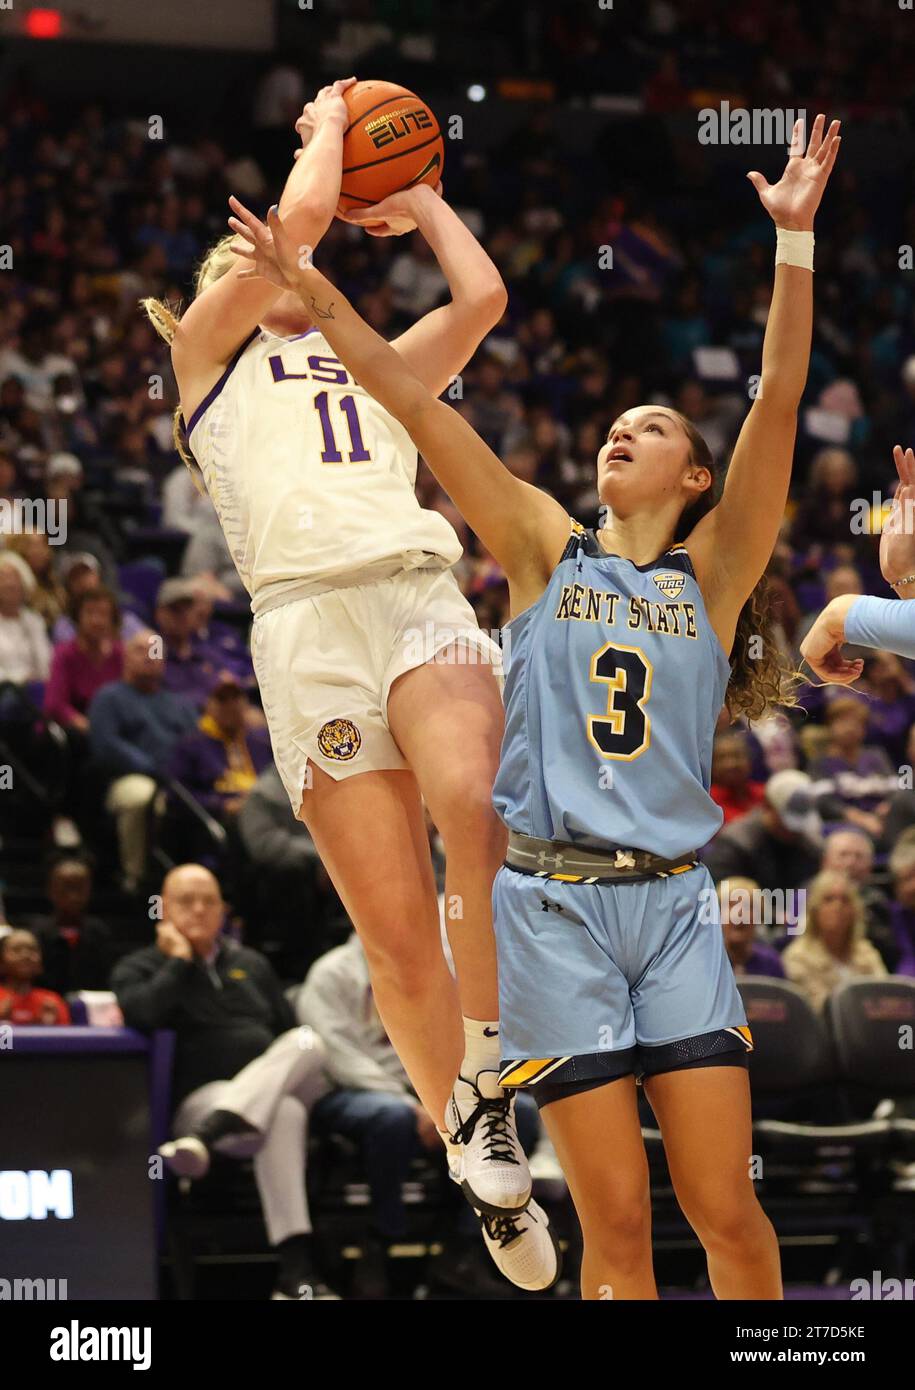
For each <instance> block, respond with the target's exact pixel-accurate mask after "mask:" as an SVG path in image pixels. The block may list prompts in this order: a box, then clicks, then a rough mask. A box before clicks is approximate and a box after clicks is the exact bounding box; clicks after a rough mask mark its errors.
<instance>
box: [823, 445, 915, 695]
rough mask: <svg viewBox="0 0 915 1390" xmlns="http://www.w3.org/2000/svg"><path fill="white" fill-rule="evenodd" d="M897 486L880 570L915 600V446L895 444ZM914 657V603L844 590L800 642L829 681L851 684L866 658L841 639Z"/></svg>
mask: <svg viewBox="0 0 915 1390" xmlns="http://www.w3.org/2000/svg"><path fill="white" fill-rule="evenodd" d="M893 460H894V462H895V464H896V471H897V473H898V474H899V486H898V487H897V489H896V493H895V495H894V497H893V510H892V512H891V513H890V515H889V517H888V518H887V520H886V522H885V523H884V526H883V529H882V531H881V533H880V569H881V572H882V574H883V577H884V579H885V580H886V582H887V583H888V584H890V585H892V587H893V588H894V589H895V590H896V593H897V594H898V596H899V598H901V599H915V450H913V449H903V448H902V446H901V445H900V444H897V445H896V447H895V449H894V450H893ZM844 642H851V643H853V644H854V645H855V646H856V647H875V648H876V649H877V650H879V651H887V652H895V653H896V655H897V656H904V657H910V658H911V657H915V606H912V605H911V604H908V603H897V602H896V600H895V599H891V598H872V597H871V596H870V595H867V594H864V595H861V594H842V595H840V597H839V598H834V599H833V600H832V602H831V603H828V604H827V605H826V607H825V608H824V609H823V611H822V613H821V614H820V615H819V617H818V618H817V620H816V622H815V623H814V624H813V627H812V628H811V629H810V631H809V632H808V633H807V636H806V637H805V638H804V640H803V642H802V643H801V656H802V658H803V660H804V661H806V662H807V664H808V666H810V667H811V668H812V669H813V670H814V671H815V672H816V674H817V675H818V676H821V677H822V679H823V680H825V681H836V682H838V683H839V684H840V685H850V684H851V682H852V681H855V680H857V679H858V677H859V676H860V674H861V672H862V670H863V666H864V663H863V662H862V661H860V660H858V661H849V660H848V658H847V657H844V656H843V655H842V644H843V643H844Z"/></svg>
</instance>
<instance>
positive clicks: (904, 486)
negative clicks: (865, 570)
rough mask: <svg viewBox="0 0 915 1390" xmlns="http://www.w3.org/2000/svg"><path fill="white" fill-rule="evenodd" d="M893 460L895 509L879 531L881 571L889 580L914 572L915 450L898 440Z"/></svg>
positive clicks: (889, 582)
mask: <svg viewBox="0 0 915 1390" xmlns="http://www.w3.org/2000/svg"><path fill="white" fill-rule="evenodd" d="M893 462H894V463H895V464H896V472H897V473H898V474H899V486H898V487H897V489H896V492H895V494H894V496H893V509H892V511H891V512H890V515H889V517H888V518H887V520H886V522H885V524H884V526H883V527H882V529H881V532H880V573H881V574H882V575H883V577H884V579H885V580H886V582H887V584H894V583H897V582H898V581H899V580H900V579H903V578H904V577H905V576H906V575H907V574H915V451H913V450H912V449H903V448H902V446H901V445H900V444H897V445H896V447H895V449H894V450H893Z"/></svg>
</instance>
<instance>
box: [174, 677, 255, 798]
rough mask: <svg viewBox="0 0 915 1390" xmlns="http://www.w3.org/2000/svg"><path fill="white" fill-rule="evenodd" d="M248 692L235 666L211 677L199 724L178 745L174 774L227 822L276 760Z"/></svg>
mask: <svg viewBox="0 0 915 1390" xmlns="http://www.w3.org/2000/svg"><path fill="white" fill-rule="evenodd" d="M248 711H249V702H248V696H247V694H246V692H245V690H244V688H243V687H242V685H241V684H240V682H239V680H238V678H237V677H236V676H235V675H234V674H233V673H232V672H231V671H220V672H219V673H218V674H217V675H215V676H213V677H212V678H211V680H210V683H209V695H208V697H207V702H206V705H205V707H204V712H203V715H202V717H201V719H200V721H199V723H198V725H197V728H196V729H194V730H193V732H191V733H187V734H185V735H184V737H183V738H181V739H179V741H178V742H177V743H176V744H175V747H174V748H173V749H172V754H171V758H170V760H169V765H168V774H169V776H170V777H174V778H175V779H176V780H177V781H179V782H181V783H182V784H183V785H184V786H185V787H187V789H188V791H189V792H191V793H192V794H193V795H194V796H195V797H196V799H197V800H198V801H199V802H200V804H201V805H202V806H203V807H205V809H206V810H207V811H209V812H210V814H211V815H213V816H215V817H216V818H217V819H218V820H220V821H222V822H223V823H224V824H225V823H226V822H228V821H229V820H230V819H231V818H232V817H234V816H236V815H237V814H238V812H239V811H240V810H241V808H242V806H243V805H244V803H245V800H246V798H247V796H248V793H249V792H250V791H251V789H252V787H253V786H254V783H255V780H256V778H257V776H258V774H259V773H261V772H263V770H264V768H265V767H266V766H267V765H268V763H270V761H271V751H270V735H269V734H268V732H267V730H266V729H265V728H263V727H256V728H251V727H250V725H249V720H248Z"/></svg>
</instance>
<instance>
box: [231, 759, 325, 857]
mask: <svg viewBox="0 0 915 1390" xmlns="http://www.w3.org/2000/svg"><path fill="white" fill-rule="evenodd" d="M238 829H239V832H240V834H241V839H242V844H243V845H244V847H245V850H246V851H247V853H248V855H249V856H250V858H251V861H252V863H253V864H254V865H255V867H256V868H258V869H260V870H263V872H264V874H265V875H269V874H278V873H283V874H285V873H293V874H303V875H306V876H307V877H308V878H309V880H310V879H311V876H312V875H313V873H314V871H315V869H316V868H317V867H318V866H319V865H320V863H321V861H320V859H319V858H318V851H317V850H316V849H315V843H314V840H312V838H311V836H310V835H309V833H308V829H307V827H306V826H305V823H304V822H303V821H300V820H299V819H298V818H297V817H296V816H294V815H293V814H292V810H291V809H290V806H289V794H288V792H287V791H286V788H285V787H284V786H283V782H282V779H281V777H280V774H279V773H278V772H277V770H276V767H275V766H274V764H273V762H272V761H271V762H269V763H268V764H267V766H266V767H265V768H264V770H263V772H261V774H260V776H259V777H258V779H257V781H256V782H255V783H254V786H253V787H252V788H251V792H250V794H249V795H248V796H247V797H246V798H245V801H244V804H243V806H242V808H241V810H240V812H239V815H238Z"/></svg>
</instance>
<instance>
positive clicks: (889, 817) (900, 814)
mask: <svg viewBox="0 0 915 1390" xmlns="http://www.w3.org/2000/svg"><path fill="white" fill-rule="evenodd" d="M897 776H898V779H899V780H898V784H897V790H896V791H895V792H893V794H892V795H891V796H890V799H889V808H888V810H887V813H886V816H885V818H884V821H883V843H884V844H885V845H887V846H892V845H895V844H896V842H897V840H898V839H899V837H900V835H901V834H902V832H903V831H904V830H908V828H909V826H910V825H915V790H913V787H915V724H913V725H912V727H911V728H910V729H909V732H908V736H907V738H906V745H905V753H904V755H903V759H902V762H901V763H900V765H899V768H898V771H897Z"/></svg>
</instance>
